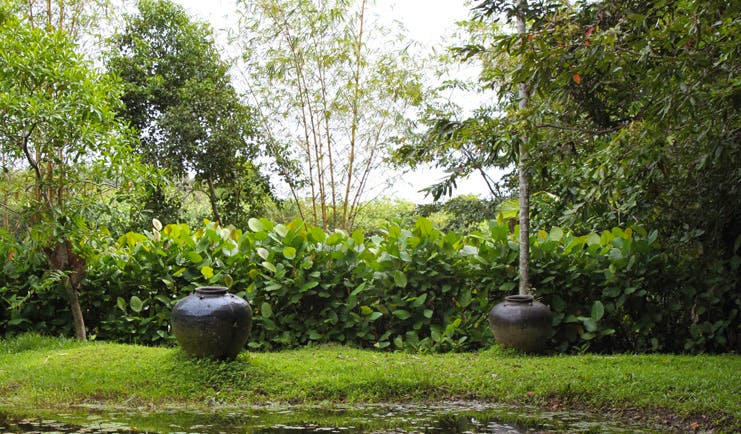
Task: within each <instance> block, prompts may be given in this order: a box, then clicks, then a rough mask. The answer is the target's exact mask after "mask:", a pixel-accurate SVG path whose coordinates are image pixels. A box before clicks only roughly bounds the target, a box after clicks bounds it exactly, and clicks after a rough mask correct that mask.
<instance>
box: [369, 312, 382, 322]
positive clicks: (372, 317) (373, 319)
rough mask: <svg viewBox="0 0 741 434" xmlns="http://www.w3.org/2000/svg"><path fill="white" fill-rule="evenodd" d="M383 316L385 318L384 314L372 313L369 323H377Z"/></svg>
mask: <svg viewBox="0 0 741 434" xmlns="http://www.w3.org/2000/svg"><path fill="white" fill-rule="evenodd" d="M382 316H383V314H382V313H381V312H373V313H372V314H371V315H370V316H369V317H368V321H375V320H377V319H378V318H380V317H382Z"/></svg>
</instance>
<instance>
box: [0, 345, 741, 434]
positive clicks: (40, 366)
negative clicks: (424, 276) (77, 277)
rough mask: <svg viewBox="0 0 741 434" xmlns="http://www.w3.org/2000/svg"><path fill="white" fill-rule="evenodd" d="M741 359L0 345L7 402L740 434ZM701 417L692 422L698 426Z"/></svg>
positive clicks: (1, 402) (2, 393) (0, 400)
mask: <svg viewBox="0 0 741 434" xmlns="http://www.w3.org/2000/svg"><path fill="white" fill-rule="evenodd" d="M739 372H741V357H739V356H736V355H714V356H708V355H702V356H678V355H658V354H657V355H579V356H563V355H562V356H547V357H533V356H522V355H517V354H513V353H510V352H506V351H502V350H501V349H498V348H493V349H490V350H487V351H483V352H479V353H462V354H442V355H425V354H408V353H387V352H375V351H369V350H358V349H352V348H347V347H341V346H325V347H319V348H306V349H300V350H293V351H283V352H279V353H250V352H243V353H242V354H240V356H239V357H238V358H237V360H235V361H233V362H218V361H211V360H197V359H193V358H190V357H188V356H187V355H185V354H184V353H182V351H180V350H179V349H177V348H152V347H143V346H135V345H122V344H114V343H104V342H84V343H80V342H75V341H70V340H63V339H54V338H44V337H39V336H34V335H25V336H21V337H18V338H14V339H10V340H6V341H0V406H5V407H16V408H47V409H48V408H60V407H65V406H69V405H70V404H73V405H80V404H83V405H84V404H96V405H107V406H132V407H135V406H140V405H157V406H167V405H178V404H180V405H182V404H187V405H206V404H208V403H210V402H219V403H222V404H225V405H237V406H239V405H255V404H265V403H281V402H282V403H293V404H296V403H301V404H316V403H328V402H329V403H339V402H342V403H378V402H400V401H403V402H410V401H411V402H431V401H441V400H449V399H467V400H481V401H488V402H501V403H507V404H516V405H519V404H527V405H538V406H542V407H549V408H560V409H569V408H587V409H590V410H592V411H595V410H597V411H601V412H606V411H609V412H616V413H625V414H629V415H636V414H640V415H653V416H655V417H660V418H664V419H667V421H668V420H670V419H671V420H675V421H678V422H676V423H678V424H687V423H690V424H691V423H698V424H700V426H703V427H708V428H714V429H716V430H719V431H730V432H732V431H734V430H738V429H741V423H740V422H739V420H740V419H741V403H740V402H739V399H738V397H739V396H741V377H740V376H739V375H738V373H739ZM693 421H695V422H693Z"/></svg>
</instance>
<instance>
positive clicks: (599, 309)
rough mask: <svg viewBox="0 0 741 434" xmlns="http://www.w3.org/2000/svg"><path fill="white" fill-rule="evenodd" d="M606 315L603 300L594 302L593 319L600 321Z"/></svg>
mask: <svg viewBox="0 0 741 434" xmlns="http://www.w3.org/2000/svg"><path fill="white" fill-rule="evenodd" d="M604 315H605V306H604V305H603V304H602V302H601V301H599V300H597V301H595V302H594V303H593V304H592V315H591V316H592V319H593V320H595V321H599V320H601V319H602V317H603V316H604Z"/></svg>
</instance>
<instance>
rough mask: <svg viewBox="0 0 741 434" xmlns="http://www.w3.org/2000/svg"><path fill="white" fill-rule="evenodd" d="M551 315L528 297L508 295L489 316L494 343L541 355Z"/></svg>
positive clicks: (543, 306) (546, 343)
mask: <svg viewBox="0 0 741 434" xmlns="http://www.w3.org/2000/svg"><path fill="white" fill-rule="evenodd" d="M552 321H553V313H552V312H551V311H550V309H549V308H548V306H546V305H544V304H543V303H541V302H539V301H537V300H535V299H534V298H533V296H531V295H510V296H507V297H505V299H504V301H503V302H502V303H499V304H497V305H496V306H494V308H493V309H492V310H491V312H489V325H490V326H491V330H492V332H493V333H494V339H495V340H496V342H497V343H498V344H499V345H501V346H503V347H506V348H514V349H516V350H518V351H522V352H524V353H543V352H545V351H546V349H547V348H548V341H549V339H550V337H551V334H552V332H553V326H552Z"/></svg>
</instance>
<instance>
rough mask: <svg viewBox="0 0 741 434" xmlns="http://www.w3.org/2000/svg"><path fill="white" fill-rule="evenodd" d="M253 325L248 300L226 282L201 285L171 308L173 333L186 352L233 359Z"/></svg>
mask: <svg viewBox="0 0 741 434" xmlns="http://www.w3.org/2000/svg"><path fill="white" fill-rule="evenodd" d="M251 329H252V309H250V305H249V303H247V302H246V301H245V300H243V299H242V298H240V297H237V296H236V295H234V294H230V293H228V292H227V288H226V287H223V286H201V287H199V288H196V290H195V292H194V293H192V294H191V295H189V296H187V297H185V298H183V299H182V300H180V301H178V302H177V303H176V304H175V307H173V308H172V333H173V334H174V335H175V338H176V339H177V341H178V343H179V344H180V346H181V347H182V348H183V350H184V351H185V352H186V353H189V354H192V355H194V356H196V357H210V358H214V359H227V360H232V359H234V358H235V357H237V354H239V352H240V351H241V350H242V348H244V344H245V343H246V342H247V338H248V337H249V335H250V330H251Z"/></svg>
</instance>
